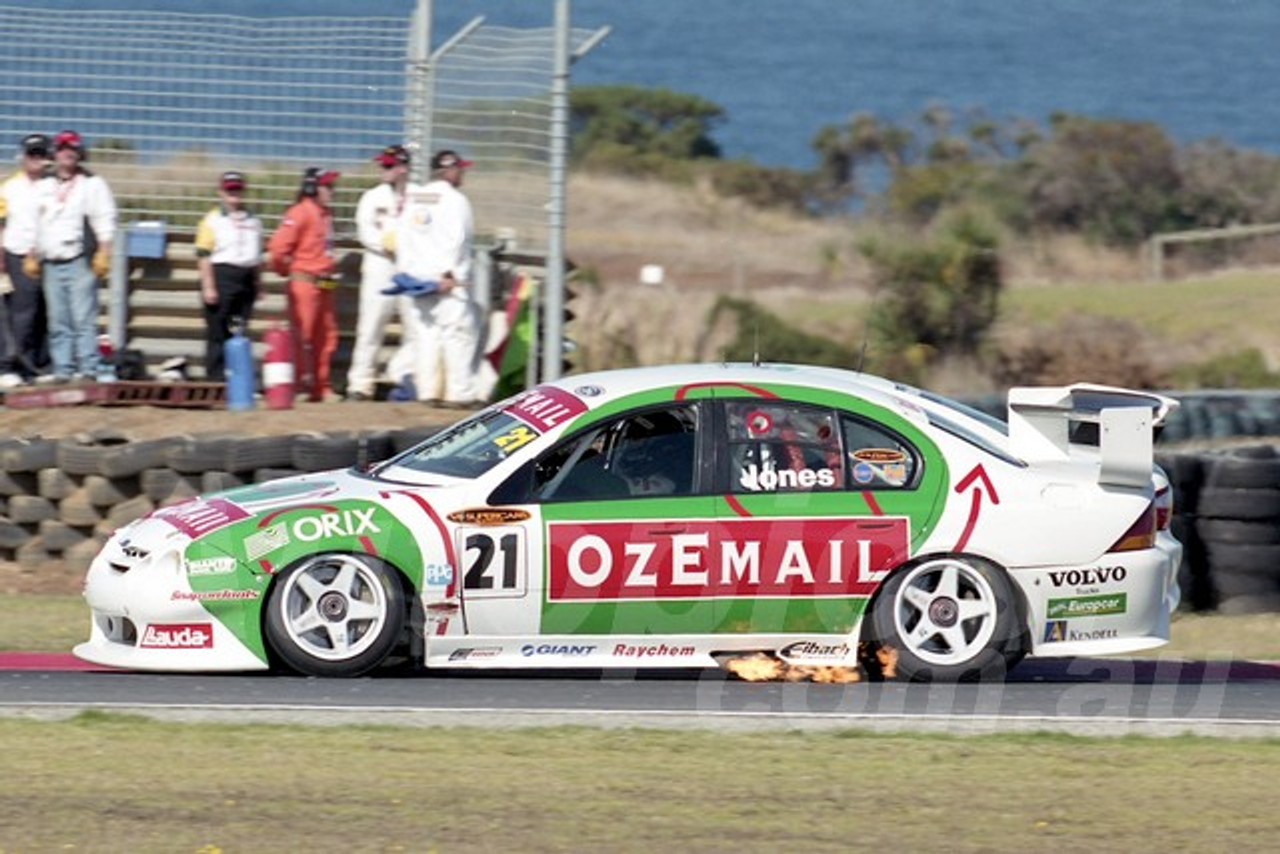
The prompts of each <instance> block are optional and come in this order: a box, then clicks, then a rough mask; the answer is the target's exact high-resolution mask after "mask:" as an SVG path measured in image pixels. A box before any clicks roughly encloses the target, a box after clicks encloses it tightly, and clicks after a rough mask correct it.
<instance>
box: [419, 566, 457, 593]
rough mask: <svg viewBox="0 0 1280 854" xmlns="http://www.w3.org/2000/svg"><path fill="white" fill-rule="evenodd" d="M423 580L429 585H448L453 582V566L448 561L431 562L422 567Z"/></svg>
mask: <svg viewBox="0 0 1280 854" xmlns="http://www.w3.org/2000/svg"><path fill="white" fill-rule="evenodd" d="M422 581H423V583H424V584H426V585H427V586H428V587H448V586H449V585H450V584H451V583H452V582H453V567H452V566H450V565H449V564H447V563H429V564H427V565H426V566H424V567H422Z"/></svg>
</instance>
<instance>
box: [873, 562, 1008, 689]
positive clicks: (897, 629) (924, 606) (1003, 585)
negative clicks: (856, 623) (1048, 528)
mask: <svg viewBox="0 0 1280 854" xmlns="http://www.w3.org/2000/svg"><path fill="white" fill-rule="evenodd" d="M871 631H872V634H873V636H874V637H873V639H874V640H875V641H877V642H878V643H881V644H887V645H889V646H892V647H893V648H894V649H896V650H897V652H898V662H897V671H898V673H899V675H901V676H902V677H904V678H906V679H910V680H914V681H920V682H931V681H937V682H955V681H959V680H971V679H999V678H1003V677H1004V674H1005V673H1006V672H1007V670H1008V669H1009V668H1010V667H1012V666H1013V665H1014V664H1016V663H1017V662H1019V661H1021V660H1022V657H1023V656H1024V655H1025V654H1026V652H1025V649H1024V645H1023V631H1022V627H1021V623H1020V621H1019V618H1018V607H1017V598H1016V596H1015V595H1014V592H1013V588H1012V585H1011V584H1010V583H1009V580H1008V578H1007V577H1006V576H1005V574H1004V573H1003V572H1002V571H1001V570H999V569H997V568H996V567H994V566H991V565H990V564H988V563H985V562H983V561H979V560H975V559H972V558H959V557H947V558H938V559H934V560H929V561H925V562H924V563H921V564H919V565H918V566H914V567H911V568H908V569H905V570H902V571H901V572H898V573H896V574H894V575H893V576H891V577H890V578H889V579H888V581H886V582H885V585H884V587H883V588H882V589H881V591H880V595H879V597H878V598H877V599H876V603H875V605H874V607H873V610H872V613H871Z"/></svg>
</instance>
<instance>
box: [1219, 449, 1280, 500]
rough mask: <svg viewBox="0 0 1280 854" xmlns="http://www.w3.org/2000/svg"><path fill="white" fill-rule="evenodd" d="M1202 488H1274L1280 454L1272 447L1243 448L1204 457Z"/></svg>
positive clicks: (1277, 481)
mask: <svg viewBox="0 0 1280 854" xmlns="http://www.w3.org/2000/svg"><path fill="white" fill-rule="evenodd" d="M1204 469H1205V471H1204V485H1205V486H1207V487H1214V488H1218V489H1231V488H1234V489H1274V488H1275V486H1276V484H1280V455H1278V454H1277V453H1276V449H1275V447H1274V446H1272V445H1246V446H1242V447H1239V448H1231V449H1229V450H1227V451H1225V452H1224V453H1222V454H1210V455H1207V456H1205V457H1204Z"/></svg>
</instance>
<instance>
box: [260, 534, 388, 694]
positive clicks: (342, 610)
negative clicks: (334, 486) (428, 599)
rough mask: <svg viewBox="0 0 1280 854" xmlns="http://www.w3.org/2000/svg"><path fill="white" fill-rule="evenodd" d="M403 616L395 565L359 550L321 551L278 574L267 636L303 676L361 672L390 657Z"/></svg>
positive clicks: (276, 649) (269, 608)
mask: <svg viewBox="0 0 1280 854" xmlns="http://www.w3.org/2000/svg"><path fill="white" fill-rule="evenodd" d="M404 620H405V598H404V589H403V588H402V587H401V585H400V580H399V578H398V577H397V576H396V574H395V572H394V571H393V570H391V569H390V568H388V567H387V566H386V565H385V564H383V563H382V562H381V561H379V560H376V559H373V558H369V557H367V556H363V555H349V554H322V555H316V556H314V557H310V558H307V559H306V560H304V561H302V562H300V563H297V564H295V565H293V566H291V567H289V568H288V569H286V570H285V571H284V572H283V573H281V575H280V577H279V578H277V579H276V583H275V585H274V586H273V587H272V591H271V596H270V599H269V600H268V601H267V619H266V635H267V642H268V643H269V644H270V645H271V649H272V651H274V652H275V654H276V655H277V656H278V657H279V658H280V660H281V661H283V662H284V663H285V664H287V665H288V666H289V667H291V668H293V669H294V670H297V671H298V672H300V673H305V674H307V675H309V676H359V675H360V674H362V673H366V672H368V671H369V670H372V669H373V668H375V667H377V666H378V665H379V664H381V663H382V661H383V660H384V659H385V658H386V657H387V655H388V654H390V652H391V650H392V649H393V648H394V647H395V645H396V642H397V641H398V640H399V638H400V632H401V630H402V629H403V628H404Z"/></svg>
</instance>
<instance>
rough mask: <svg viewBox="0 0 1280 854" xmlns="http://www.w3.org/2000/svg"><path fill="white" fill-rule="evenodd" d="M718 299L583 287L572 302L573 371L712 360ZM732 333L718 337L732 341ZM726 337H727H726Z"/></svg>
mask: <svg viewBox="0 0 1280 854" xmlns="http://www.w3.org/2000/svg"><path fill="white" fill-rule="evenodd" d="M715 297H716V295H715V294H714V293H711V292H700V293H682V292H680V291H679V290H678V289H677V288H675V287H673V286H670V285H665V286H662V287H652V286H644V285H612V284H608V283H605V284H602V285H600V286H599V287H583V288H581V289H580V291H579V294H578V297H577V298H576V299H575V300H574V312H575V315H576V316H575V319H574V320H573V322H572V323H571V324H570V327H569V330H568V332H569V337H570V338H572V339H573V340H574V342H575V343H576V344H577V351H576V352H575V354H574V356H573V363H574V367H575V369H577V370H582V371H594V370H605V369H610V368H625V367H631V366H635V365H663V364H671V363H675V362H692V361H700V360H702V359H704V358H710V359H714V358H716V356H715V353H716V352H717V351H716V349H715V346H714V345H711V347H710V349H709V350H705V352H704V340H705V339H706V338H707V330H706V329H705V326H706V320H707V315H708V312H709V311H710V309H711V305H712V303H713V302H714V301H715ZM732 334H733V330H728V331H727V332H724V331H722V332H721V333H720V335H721V336H722V337H725V340H726V341H727V340H729V338H731V337H732ZM726 336H727V337H726Z"/></svg>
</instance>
